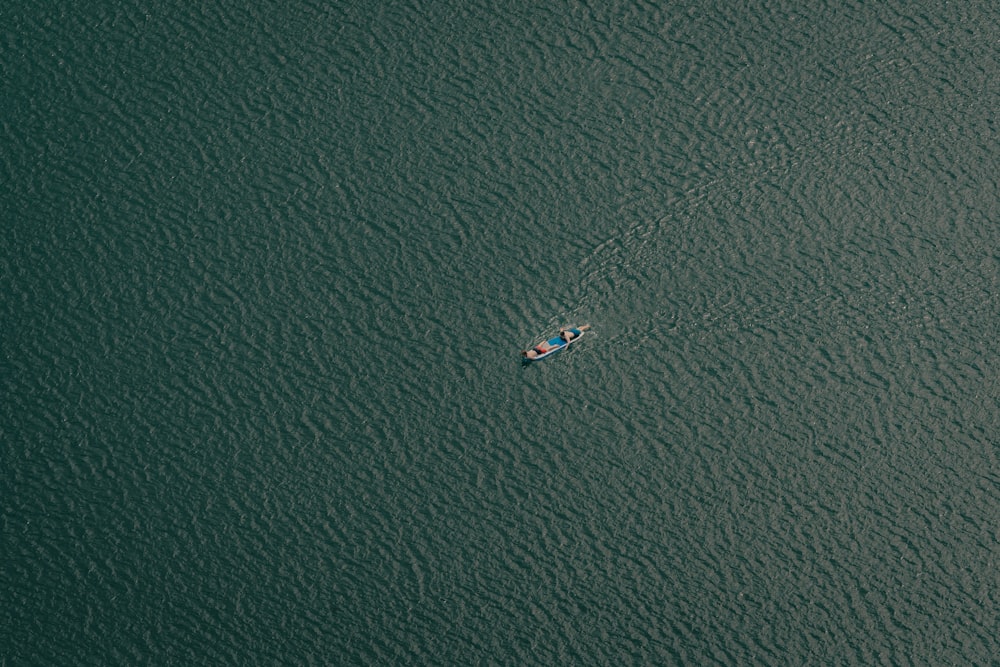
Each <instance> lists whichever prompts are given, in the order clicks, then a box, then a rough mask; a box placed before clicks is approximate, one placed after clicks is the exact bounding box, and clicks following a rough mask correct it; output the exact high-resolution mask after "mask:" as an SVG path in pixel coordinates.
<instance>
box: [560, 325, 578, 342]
mask: <svg viewBox="0 0 1000 667" xmlns="http://www.w3.org/2000/svg"><path fill="white" fill-rule="evenodd" d="M559 337H560V338H562V339H563V340H564V341H566V344H567V345H569V342H570V341H571V340H573V339H574V338H576V334H575V333H573V332H572V331H570V330H569V329H560V330H559Z"/></svg>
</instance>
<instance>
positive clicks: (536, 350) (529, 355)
mask: <svg viewBox="0 0 1000 667" xmlns="http://www.w3.org/2000/svg"><path fill="white" fill-rule="evenodd" d="M546 352H548V350H547V349H545V346H544V343H543V344H541V345H536V346H535V347H533V348H531V349H530V350H524V351H523V352H521V356H522V357H525V358H526V359H537V358H538V355H540V354H545V353H546Z"/></svg>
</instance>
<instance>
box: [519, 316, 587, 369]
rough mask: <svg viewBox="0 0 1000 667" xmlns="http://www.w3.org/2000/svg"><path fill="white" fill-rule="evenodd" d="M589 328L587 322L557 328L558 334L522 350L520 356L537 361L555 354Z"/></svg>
mask: <svg viewBox="0 0 1000 667" xmlns="http://www.w3.org/2000/svg"><path fill="white" fill-rule="evenodd" d="M588 329H590V325H589V324H584V325H583V326H582V327H579V328H577V327H565V328H563V329H560V330H559V335H558V336H556V337H554V338H550V339H548V340H547V341H545V342H544V343H539V344H538V345H536V346H534V347H533V348H531V349H530V350H523V351H522V352H521V357H522V358H523V359H524V361H525V362H529V361H538V360H539V359H544V358H545V357H547V356H549V355H550V354H555V353H556V352H558V351H559V350H564V349H566V348H567V347H569V346H570V345H572V344H573V343H575V342H576V341H578V340H580V337H581V336H583V332H584V331H587V330H588Z"/></svg>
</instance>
